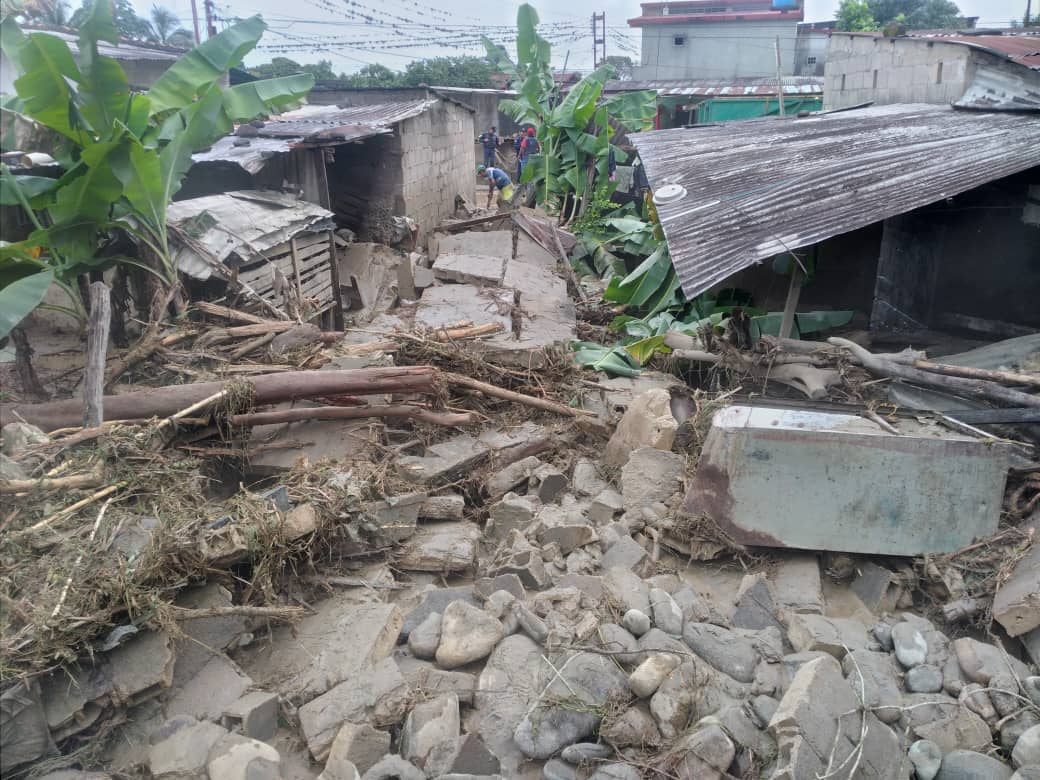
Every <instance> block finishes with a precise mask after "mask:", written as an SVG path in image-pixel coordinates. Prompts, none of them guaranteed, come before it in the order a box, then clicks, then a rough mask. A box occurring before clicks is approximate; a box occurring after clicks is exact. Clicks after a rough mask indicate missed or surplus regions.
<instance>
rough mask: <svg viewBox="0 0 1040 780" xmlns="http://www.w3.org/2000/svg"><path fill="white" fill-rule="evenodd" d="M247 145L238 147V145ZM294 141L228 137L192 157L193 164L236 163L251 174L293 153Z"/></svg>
mask: <svg viewBox="0 0 1040 780" xmlns="http://www.w3.org/2000/svg"><path fill="white" fill-rule="evenodd" d="M242 141H245V142H246V143H245V144H242V145H241V146H236V143H241V142H242ZM292 143H293V142H292V139H284V138H244V139H243V138H238V137H236V136H233V135H226V136H224V137H223V138H221V139H219V140H218V141H217V142H216V143H214V144H213V146H211V147H210V148H209V149H207V150H206V151H204V152H196V153H195V154H193V155H192V156H191V161H192V162H193V163H225V162H226V163H234V164H236V165H238V166H239V167H240V168H242V170H244V171H245V172H246V173H249V174H256V173H259V172H260V171H261V170H263V168H264V166H265V165H267V163H268V162H269V161H270V160H271V159H273V158H275V157H277V156H278V155H281V154H287V153H288V152H290V151H292Z"/></svg>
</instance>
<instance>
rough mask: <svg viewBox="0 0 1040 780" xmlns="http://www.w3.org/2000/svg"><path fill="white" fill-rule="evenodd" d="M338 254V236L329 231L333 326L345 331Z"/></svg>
mask: <svg viewBox="0 0 1040 780" xmlns="http://www.w3.org/2000/svg"><path fill="white" fill-rule="evenodd" d="M337 257H338V255H337V254H336V234H335V233H334V232H333V231H331V230H330V231H329V272H330V273H331V274H332V301H333V304H334V305H333V307H332V324H333V325H334V326H335V328H336V330H343V290H341V289H340V286H339V260H338V259H337Z"/></svg>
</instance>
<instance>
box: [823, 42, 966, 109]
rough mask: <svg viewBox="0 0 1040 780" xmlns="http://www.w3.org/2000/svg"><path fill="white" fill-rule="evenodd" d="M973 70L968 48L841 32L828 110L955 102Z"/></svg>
mask: <svg viewBox="0 0 1040 780" xmlns="http://www.w3.org/2000/svg"><path fill="white" fill-rule="evenodd" d="M972 69H973V61H972V51H971V50H970V49H969V48H968V47H966V46H961V45H958V44H952V43H941V42H937V41H931V40H923V39H919V38H875V37H872V36H866V35H848V34H841V33H835V34H833V35H831V38H830V45H829V48H828V51H827V68H826V71H825V74H824V89H823V107H824V109H825V110H827V109H834V108H847V107H849V106H855V105H859V104H860V103H867V102H871V101H873V102H874V103H876V104H878V105H884V104H887V103H939V104H950V103H953V102H955V101H956V100H958V99H959V98H960V97H961V96H962V95H963V94H964V92H965V90H966V89H967V87H968V84H969V83H970V80H971V76H972Z"/></svg>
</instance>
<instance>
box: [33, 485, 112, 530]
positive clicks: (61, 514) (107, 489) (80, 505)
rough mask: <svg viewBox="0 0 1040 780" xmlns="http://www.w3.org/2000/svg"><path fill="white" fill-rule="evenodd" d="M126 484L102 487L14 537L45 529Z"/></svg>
mask: <svg viewBox="0 0 1040 780" xmlns="http://www.w3.org/2000/svg"><path fill="white" fill-rule="evenodd" d="M125 485H126V483H125V482H117V483H116V484H115V485H109V486H108V487H105V488H101V490H99V491H98V492H97V493H93V494H91V495H89V496H87V497H86V498H84V499H82V500H81V501H77V502H76V503H75V504H72V505H71V506H67V507H65V508H64V509H62V510H61V511H59V512H55V513H54V514H53V515H51V516H50V517H46V518H44V519H43V520H41V521H40V522H38V523H36V524H34V525H31V526H29V527H28V528H23V529H22V530H21V531H19V532H18V533H16V534H13V536H14V538H18V537H21V536H26V535H28V534H30V533H34V532H36V531H39V530H41V529H44V528H46V527H47V526H49V525H51V524H52V523H56V522H57V521H59V520H61V519H62V518H63V517H68V516H69V515H71V514H74V513H76V512H78V511H79V510H80V509H82V508H83V507H85V506H88V505H90V504H93V503H94V502H95V501H100V500H101V499H102V498H107V497H108V496H110V495H112V494H113V493H115V492H116V491H117V490H119V489H120V488H121V487H123V486H125Z"/></svg>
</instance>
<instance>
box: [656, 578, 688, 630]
mask: <svg viewBox="0 0 1040 780" xmlns="http://www.w3.org/2000/svg"><path fill="white" fill-rule="evenodd" d="M650 605H651V608H652V609H653V611H654V625H656V626H657V627H658V628H659V629H661V630H662V631H664V632H665V633H666V634H671V635H672V636H682V628H683V611H682V608H681V607H680V606H679V604H678V603H677V602H676V600H675V599H673V598H672V596H671V594H669V593H668V591H666V590H662V589H661V588H651V589H650Z"/></svg>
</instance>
